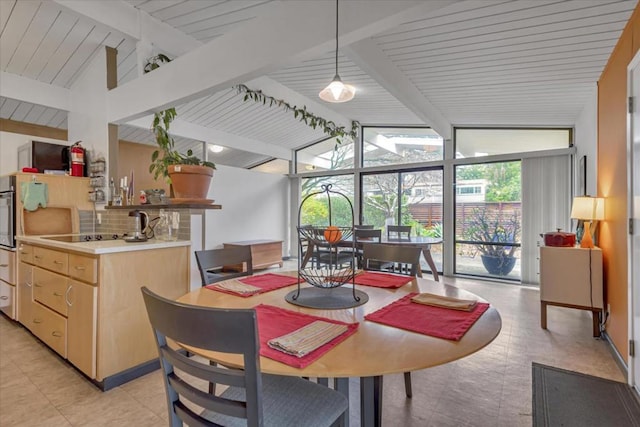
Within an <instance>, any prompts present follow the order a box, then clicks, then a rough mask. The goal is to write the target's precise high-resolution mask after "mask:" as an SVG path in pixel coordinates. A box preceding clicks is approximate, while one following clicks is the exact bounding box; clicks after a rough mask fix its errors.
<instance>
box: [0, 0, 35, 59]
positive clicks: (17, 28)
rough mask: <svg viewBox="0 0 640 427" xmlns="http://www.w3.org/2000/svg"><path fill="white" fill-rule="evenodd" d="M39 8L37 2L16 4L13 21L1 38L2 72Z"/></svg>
mask: <svg viewBox="0 0 640 427" xmlns="http://www.w3.org/2000/svg"><path fill="white" fill-rule="evenodd" d="M39 6H40V2H35V1H34V2H24V1H21V2H18V3H16V5H15V7H14V8H13V11H12V13H11V20H10V21H8V22H7V24H6V26H5V27H4V29H3V31H2V37H0V52H2V55H0V70H2V71H4V70H6V68H7V65H8V64H9V62H10V61H11V58H12V57H13V54H14V53H15V51H16V49H17V48H18V45H19V44H20V40H22V37H23V36H24V34H25V32H26V31H27V28H28V27H29V23H30V22H31V21H32V20H33V18H34V16H35V15H36V13H37V11H38V7H39Z"/></svg>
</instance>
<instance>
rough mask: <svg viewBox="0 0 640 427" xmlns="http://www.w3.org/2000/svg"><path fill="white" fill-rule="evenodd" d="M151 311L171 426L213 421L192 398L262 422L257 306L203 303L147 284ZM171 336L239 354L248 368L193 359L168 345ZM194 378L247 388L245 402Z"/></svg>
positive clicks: (145, 295)
mask: <svg viewBox="0 0 640 427" xmlns="http://www.w3.org/2000/svg"><path fill="white" fill-rule="evenodd" d="M142 295H143V298H144V302H145V305H146V307H147V314H148V315H149V320H150V322H151V327H152V328H153V332H154V336H155V338H156V344H157V346H158V353H159V355H160V365H161V369H162V371H163V374H164V375H163V379H164V385H165V388H166V391H167V406H168V409H169V419H170V424H171V426H182V423H183V422H184V423H185V424H187V425H189V426H211V425H212V423H211V422H210V421H208V420H206V419H205V418H203V417H201V416H200V415H199V414H198V413H196V412H194V411H192V410H191V409H189V407H187V406H186V405H185V404H184V403H183V402H182V401H181V399H182V400H185V399H186V400H188V401H190V402H193V403H195V404H196V405H198V406H201V407H202V408H205V409H208V410H210V411H214V412H217V413H220V414H225V415H229V416H233V417H238V418H246V419H247V425H249V426H258V425H261V424H262V401H261V399H260V390H261V389H262V377H261V375H260V358H259V341H258V328H257V326H256V312H255V310H226V309H216V308H208V307H198V306H193V305H188V304H182V303H178V302H175V301H172V300H168V299H166V298H163V297H161V296H159V295H157V294H155V293H153V292H152V291H150V290H149V289H148V288H147V287H143V288H142ZM167 338H169V339H171V340H173V341H176V342H178V343H180V344H184V345H188V346H192V347H197V348H200V349H204V350H211V351H218V352H224V353H234V354H238V355H240V356H241V357H242V360H243V362H244V370H236V369H226V368H222V367H218V366H210V365H208V364H205V363H201V362H198V361H197V360H194V359H190V358H188V357H187V356H186V355H185V354H184V353H183V352H180V351H177V350H175V349H173V348H171V347H169V346H168V345H167ZM183 372H184V373H186V374H189V375H191V376H193V377H196V378H200V379H203V380H206V381H207V382H213V383H217V384H223V385H229V386H234V387H241V388H244V389H245V392H246V401H245V402H240V401H236V400H229V399H225V398H224V397H220V396H216V395H214V394H209V393H207V391H205V390H201V389H200V388H199V387H198V386H197V385H194V384H193V379H192V378H190V377H188V376H185V375H184V374H183Z"/></svg>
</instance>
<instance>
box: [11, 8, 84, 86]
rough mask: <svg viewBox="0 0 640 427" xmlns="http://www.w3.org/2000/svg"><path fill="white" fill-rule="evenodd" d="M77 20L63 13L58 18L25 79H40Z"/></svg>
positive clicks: (27, 68)
mask: <svg viewBox="0 0 640 427" xmlns="http://www.w3.org/2000/svg"><path fill="white" fill-rule="evenodd" d="M77 20H78V19H77V18H76V17H75V16H73V15H71V14H69V13H61V14H59V15H58V16H57V17H56V20H55V22H54V23H53V25H52V26H51V28H49V30H48V31H47V35H46V36H45V37H44V39H43V40H42V43H40V45H39V46H38V49H37V50H36V53H35V54H34V55H33V58H32V59H31V61H29V64H28V65H27V67H26V68H25V70H24V72H23V73H22V75H23V76H24V77H29V78H31V79H34V80H36V79H37V78H38V75H40V73H41V72H42V70H43V69H44V68H45V67H46V66H47V62H48V61H49V60H50V59H51V57H52V56H53V55H54V53H55V51H56V49H57V48H58V46H59V45H60V43H62V40H64V37H65V36H66V35H67V34H68V33H69V31H70V30H71V28H72V27H73V25H74V24H75V22H76V21H77Z"/></svg>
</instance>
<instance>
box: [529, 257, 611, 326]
mask: <svg viewBox="0 0 640 427" xmlns="http://www.w3.org/2000/svg"><path fill="white" fill-rule="evenodd" d="M548 305H555V306H561V307H568V308H576V309H580V310H589V311H591V312H592V313H593V336H594V337H595V336H600V325H599V323H600V322H599V315H600V313H601V312H602V310H603V309H604V293H603V289H602V251H601V250H600V248H593V249H583V248H577V247H575V248H574V247H571V248H562V247H552V246H544V247H541V248H540V325H541V327H542V328H543V329H547V306H548Z"/></svg>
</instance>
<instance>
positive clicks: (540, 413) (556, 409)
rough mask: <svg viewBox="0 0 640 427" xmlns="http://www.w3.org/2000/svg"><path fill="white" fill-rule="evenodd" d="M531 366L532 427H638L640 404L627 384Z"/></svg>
mask: <svg viewBox="0 0 640 427" xmlns="http://www.w3.org/2000/svg"><path fill="white" fill-rule="evenodd" d="M532 365H533V366H532V376H533V425H534V427H541V426H545V427H546V426H549V427H555V426H567V427H571V426H580V427H584V426H599V427H605V426H612V427H613V426H620V427H621V426H640V402H638V398H637V397H636V396H635V392H634V391H633V390H632V389H631V387H630V386H628V385H627V384H625V383H621V382H618V381H612V380H608V379H605V378H598V377H593V376H591V375H586V374H581V373H579V372H573V371H567V370H564V369H559V368H554V367H551V366H546V365H541V364H539V363H533V364H532Z"/></svg>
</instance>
